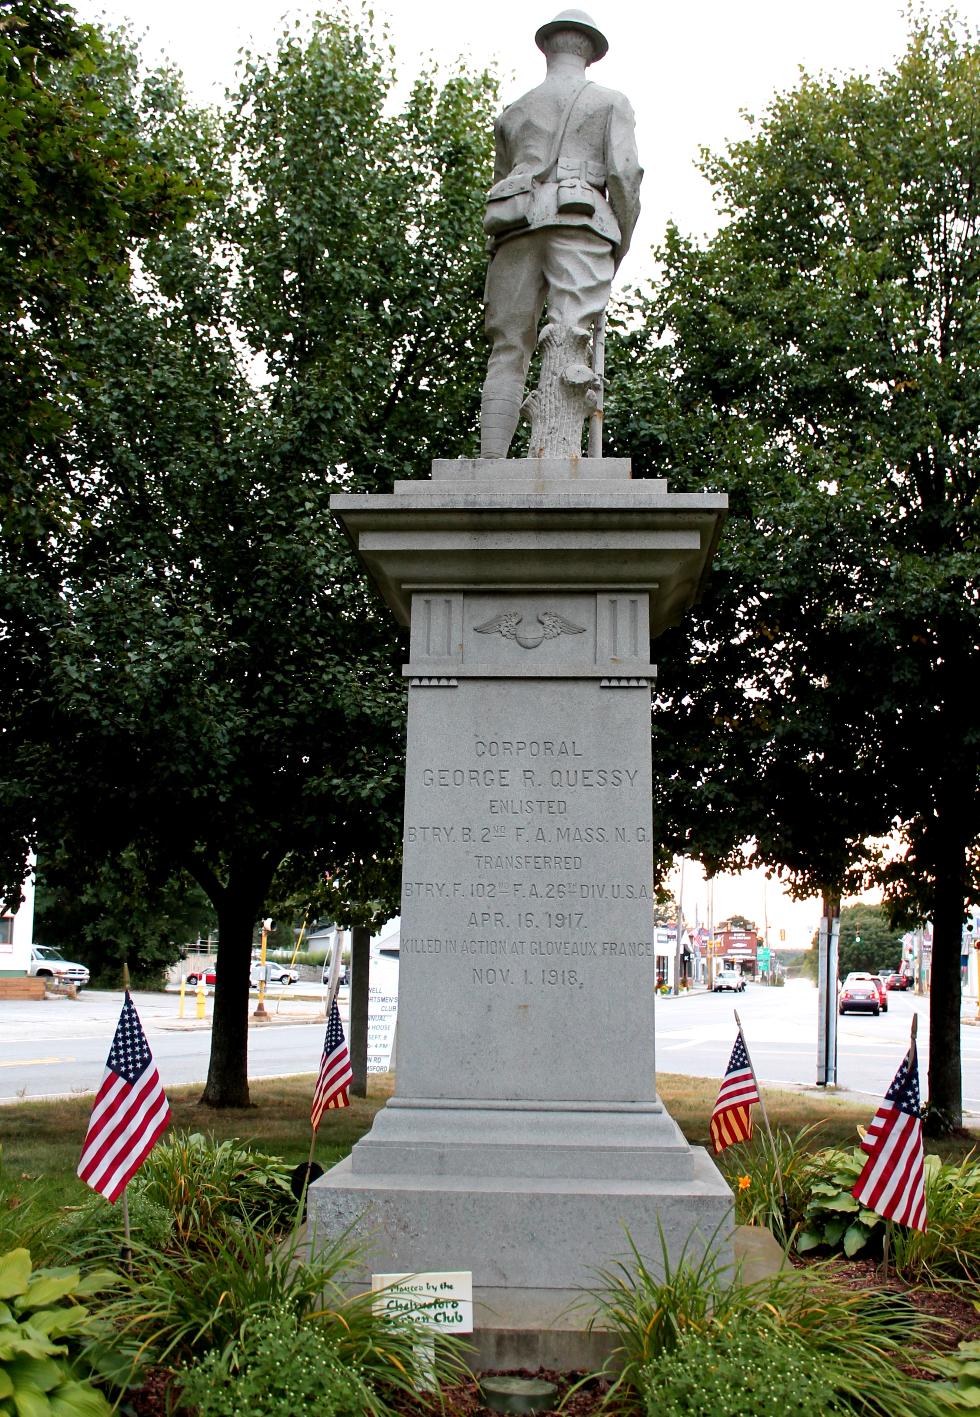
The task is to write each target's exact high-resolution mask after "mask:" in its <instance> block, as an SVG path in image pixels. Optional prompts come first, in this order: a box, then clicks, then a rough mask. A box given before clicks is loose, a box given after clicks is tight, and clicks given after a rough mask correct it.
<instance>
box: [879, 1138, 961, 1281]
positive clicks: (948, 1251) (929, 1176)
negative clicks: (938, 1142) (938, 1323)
mask: <svg viewBox="0 0 980 1417" xmlns="http://www.w3.org/2000/svg"><path fill="white" fill-rule="evenodd" d="M926 1213H927V1216H928V1229H927V1230H926V1231H925V1232H924V1233H923V1232H922V1231H921V1230H909V1229H907V1228H906V1227H904V1226H901V1225H896V1226H894V1227H893V1230H892V1255H893V1256H894V1260H895V1268H896V1270H897V1271H898V1273H899V1274H900V1275H901V1276H902V1277H903V1279H906V1280H908V1281H910V1282H914V1283H926V1284H931V1285H935V1286H943V1285H948V1284H959V1283H960V1282H962V1281H963V1280H966V1281H969V1282H971V1283H973V1284H976V1283H977V1282H980V1163H978V1162H976V1161H975V1160H974V1159H973V1154H972V1153H971V1154H970V1156H968V1157H966V1159H965V1160H964V1161H962V1162H961V1163H960V1164H959V1165H958V1166H951V1165H948V1164H947V1163H945V1162H944V1163H942V1164H940V1163H939V1161H938V1160H937V1158H936V1157H934V1156H927V1157H926Z"/></svg>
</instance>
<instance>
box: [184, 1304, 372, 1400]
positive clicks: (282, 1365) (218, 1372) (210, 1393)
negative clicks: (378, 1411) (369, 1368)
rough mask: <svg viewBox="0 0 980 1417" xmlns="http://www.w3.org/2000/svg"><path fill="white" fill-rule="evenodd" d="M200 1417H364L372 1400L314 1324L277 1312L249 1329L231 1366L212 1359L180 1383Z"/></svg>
mask: <svg viewBox="0 0 980 1417" xmlns="http://www.w3.org/2000/svg"><path fill="white" fill-rule="evenodd" d="M180 1389H181V1398H182V1400H183V1402H184V1403H186V1404H188V1405H189V1406H190V1407H192V1408H194V1409H196V1411H197V1414H198V1417H241V1414H242V1413H248V1414H249V1417H297V1414H298V1413H301V1412H305V1411H309V1412H315V1413H316V1414H317V1417H364V1414H365V1413H367V1412H370V1411H371V1409H372V1406H373V1405H374V1399H373V1394H372V1393H371V1391H370V1389H369V1388H368V1387H367V1385H366V1384H365V1382H364V1379H363V1378H362V1376H361V1374H360V1373H359V1372H358V1371H357V1369H356V1368H353V1367H351V1366H350V1365H349V1363H347V1362H345V1361H344V1360H343V1359H342V1358H341V1356H340V1354H339V1353H338V1352H337V1350H336V1348H334V1347H333V1345H332V1344H331V1343H330V1342H329V1341H328V1340H327V1339H325V1338H324V1337H323V1335H322V1334H321V1333H320V1332H318V1330H317V1329H316V1328H315V1327H314V1326H313V1325H312V1324H300V1323H299V1322H298V1321H297V1318H296V1315H295V1314H294V1313H293V1312H292V1311H291V1310H290V1309H288V1308H283V1307H273V1308H270V1309H268V1310H266V1311H264V1312H263V1313H262V1314H260V1315H257V1316H256V1317H255V1319H254V1320H252V1321H251V1322H249V1323H248V1324H247V1326H246V1327H245V1330H244V1332H243V1334H242V1338H241V1342H240V1343H239V1344H238V1345H237V1347H236V1350H235V1355H234V1358H231V1357H229V1354H228V1353H227V1352H220V1353H219V1352H212V1353H210V1354H208V1356H207V1357H206V1358H204V1359H203V1360H202V1361H201V1362H200V1363H198V1364H196V1365H195V1366H194V1367H192V1368H190V1369H189V1370H188V1371H187V1373H186V1374H185V1375H184V1376H183V1377H182V1378H181V1380H180Z"/></svg>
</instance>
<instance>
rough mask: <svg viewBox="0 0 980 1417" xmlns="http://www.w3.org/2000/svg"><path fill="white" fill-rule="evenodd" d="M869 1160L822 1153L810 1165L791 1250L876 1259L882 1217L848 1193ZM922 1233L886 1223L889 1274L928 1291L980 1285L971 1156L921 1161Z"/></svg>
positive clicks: (977, 1189)
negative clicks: (924, 1225) (822, 1250)
mask: <svg viewBox="0 0 980 1417" xmlns="http://www.w3.org/2000/svg"><path fill="white" fill-rule="evenodd" d="M866 1160H867V1157H866V1155H865V1153H864V1152H863V1151H861V1150H860V1149H858V1148H855V1149H854V1150H853V1151H850V1152H846V1151H833V1150H831V1151H822V1152H818V1153H817V1154H816V1155H815V1156H814V1157H813V1159H812V1165H811V1168H810V1177H811V1179H810V1199H809V1201H808V1203H807V1206H806V1212H805V1215H804V1220H803V1228H802V1230H801V1231H800V1233H799V1235H798V1236H797V1240H796V1247H797V1249H798V1251H799V1252H800V1253H801V1254H805V1253H806V1252H808V1251H811V1250H815V1249H817V1248H819V1247H824V1248H827V1249H830V1250H837V1249H841V1250H843V1252H844V1254H845V1255H847V1256H848V1257H851V1256H854V1255H858V1254H861V1253H869V1254H880V1253H881V1250H882V1245H883V1242H884V1236H885V1232H886V1224H887V1222H886V1221H885V1219H884V1218H883V1217H882V1216H880V1215H878V1214H877V1213H876V1212H875V1211H873V1210H869V1209H868V1208H867V1207H866V1206H862V1205H861V1204H860V1203H859V1202H858V1201H856V1200H855V1199H854V1197H853V1196H852V1195H851V1188H852V1186H853V1185H854V1183H855V1181H856V1180H857V1178H858V1176H859V1175H860V1173H861V1169H862V1167H863V1166H864V1163H865V1161H866ZM925 1188H926V1212H927V1215H928V1229H927V1230H926V1231H925V1232H924V1233H923V1232H921V1231H918V1230H910V1229H908V1228H906V1227H905V1226H902V1225H892V1227H891V1246H892V1256H893V1259H894V1264H895V1269H896V1271H897V1273H899V1274H900V1275H901V1276H902V1277H903V1278H904V1279H906V1280H908V1281H909V1282H925V1283H929V1284H933V1285H941V1284H948V1283H959V1282H960V1281H962V1280H969V1281H971V1282H974V1283H975V1282H976V1281H977V1280H978V1279H980V1164H978V1163H977V1162H976V1161H975V1160H974V1159H973V1155H972V1153H971V1154H970V1155H969V1156H967V1157H966V1158H965V1159H964V1160H963V1161H962V1162H960V1163H959V1164H958V1165H949V1164H946V1163H944V1162H942V1161H940V1159H939V1157H938V1156H927V1157H926V1158H925Z"/></svg>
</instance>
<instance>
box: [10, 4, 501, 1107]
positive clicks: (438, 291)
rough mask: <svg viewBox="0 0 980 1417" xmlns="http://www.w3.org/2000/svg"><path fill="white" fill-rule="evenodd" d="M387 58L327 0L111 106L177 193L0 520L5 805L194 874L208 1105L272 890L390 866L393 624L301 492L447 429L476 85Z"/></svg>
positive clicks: (90, 851)
mask: <svg viewBox="0 0 980 1417" xmlns="http://www.w3.org/2000/svg"><path fill="white" fill-rule="evenodd" d="M394 84H395V76H394V72H393V68H392V62H391V56H390V53H389V52H388V50H387V47H386V45H385V43H384V41H383V39H379V38H378V36H377V35H376V33H375V31H374V29H373V26H372V21H371V19H370V17H369V16H368V15H367V14H366V13H365V14H364V15H361V16H359V17H356V18H352V17H351V16H350V15H349V14H348V13H346V12H345V11H343V10H336V11H335V12H333V13H332V14H330V15H329V16H327V15H321V16H319V17H317V18H315V19H313V20H312V21H311V22H310V24H309V26H308V27H307V28H306V29H305V30H303V29H300V28H293V29H291V30H290V31H289V32H288V34H286V35H285V36H284V37H283V39H282V40H281V41H280V43H279V45H278V47H277V48H276V51H275V53H274V54H273V55H271V56H269V57H268V58H261V57H258V56H254V55H246V56H245V57H244V58H243V61H242V67H241V72H240V84H239V87H238V89H237V91H236V93H235V95H234V96H233V100H232V104H231V108H230V110H229V111H228V112H226V113H222V114H221V115H219V114H217V113H208V112H201V111H197V110H194V109H193V108H191V107H190V106H189V105H188V103H187V101H186V98H185V96H184V94H183V92H182V89H181V86H180V84H179V82H177V81H176V80H175V78H174V77H173V76H172V75H159V76H151V78H150V79H148V80H147V81H146V82H145V83H144V84H143V85H142V87H140V88H139V90H138V93H136V94H135V95H134V99H133V105H132V106H133V108H134V110H135V111H133V112H132V114H131V123H132V126H133V129H134V131H135V132H137V133H138V134H144V133H145V134H147V135H150V136H152V139H153V144H154V147H155V150H156V151H157V152H158V153H159V154H160V160H161V161H162V162H164V163H165V164H166V166H167V167H169V168H171V169H172V170H173V171H175V172H178V173H183V174H185V175H186V177H187V180H188V181H189V180H191V179H193V180H194V181H195V182H196V184H197V191H198V194H199V195H198V201H197V202H196V204H195V208H194V211H193V214H192V219H191V220H189V221H188V222H187V223H186V225H185V226H184V227H183V228H182V229H181V230H179V231H174V230H172V229H168V230H165V231H160V232H159V233H149V234H147V235H146V236H145V238H143V239H140V240H138V241H135V242H134V243H133V254H134V256H136V257H138V258H139V263H140V271H141V278H140V280H139V281H138V282H136V281H129V280H120V281H119V282H117V283H116V284H115V285H114V286H113V288H112V289H111V291H109V292H108V293H107V294H106V296H105V298H103V299H101V300H100V301H99V303H98V306H97V307H95V308H92V309H91V310H88V309H86V311H85V312H84V320H83V321H82V322H81V323H82V327H81V328H80V330H79V332H78V341H79V343H80V345H81V347H83V348H84V349H85V350H86V351H87V352H88V356H89V360H90V364H91V377H90V378H88V379H87V380H86V381H84V382H83V383H82V384H81V386H80V387H79V388H78V390H77V396H76V398H75V400H74V402H73V405H72V421H71V426H70V433H69V434H66V435H65V436H66V439H68V440H70V451H71V457H70V459H69V460H67V463H66V466H65V467H64V468H63V469H62V473H61V476H62V483H63V484H64V486H65V488H66V489H67V490H66V492H65V493H64V494H63V496H67V497H68V498H69V499H70V503H71V507H72V515H71V516H70V517H66V518H65V519H64V521H65V524H64V527H63V529H62V533H61V535H60V537H59V539H58V541H57V543H55V542H53V541H51V540H47V539H43V538H42V539H40V540H39V539H38V538H36V537H35V538H34V539H33V541H32V542H31V543H30V546H29V547H28V544H27V542H26V540H25V542H24V543H23V544H20V545H19V546H18V548H17V549H16V551H12V552H11V556H12V558H13V560H12V565H13V570H14V571H15V572H16V574H17V575H18V576H20V577H21V578H22V579H23V578H26V577H28V568H27V560H28V558H30V557H33V558H34V559H35V560H36V559H37V558H38V557H39V556H40V558H41V561H42V563H43V564H42V570H43V572H44V575H43V577H41V578H40V579H38V577H37V576H35V577H34V579H33V580H31V581H30V584H31V587H32V595H33V604H32V610H31V614H30V617H29V618H30V625H25V627H24V633H23V636H22V637H18V636H16V635H15V636H12V637H11V639H10V641H9V643H8V642H0V644H5V645H6V651H7V654H8V656H9V657H10V659H11V664H10V674H9V676H8V678H6V679H5V698H4V712H5V713H6V714H7V715H8V716H9V721H10V722H11V723H12V725H13V728H12V731H11V732H8V733H7V734H5V735H0V743H2V744H3V746H4V749H5V750H8V749H9V751H10V753H11V754H12V755H13V758H14V761H13V762H12V763H11V766H10V772H9V774H5V776H9V780H10V781H11V782H12V783H14V784H15V787H16V794H17V799H18V800H17V803H16V804H13V805H15V806H16V807H17V812H16V813H14V814H13V815H12V818H11V820H13V821H14V822H15V823H16V822H18V821H20V822H23V821H26V820H28V819H29V820H30V823H31V824H32V825H31V827H30V830H31V831H33V829H34V828H33V822H34V818H35V816H36V815H37V814H38V812H39V811H41V812H42V815H43V818H44V820H42V822H41V825H40V828H39V830H40V831H41V833H42V837H46V838H47V839H50V840H53V841H57V842H59V843H60V844H63V851H64V854H65V856H66V858H68V859H69V860H70V861H71V863H72V871H73V878H74V879H75V880H80V879H82V878H83V877H84V876H85V875H86V874H87V873H92V872H94V871H95V868H96V865H97V863H101V862H103V861H105V860H107V859H113V860H114V859H117V858H118V856H119V854H120V853H121V852H123V851H125V850H126V849H127V848H129V847H135V848H136V849H137V850H138V853H139V860H140V862H141V863H142V862H147V863H152V865H153V867H154V869H155V872H156V875H157V877H158V878H159V879H160V880H166V879H168V878H169V877H171V876H172V875H174V874H175V873H176V872H177V871H181V870H182V871H186V872H187V873H188V874H189V875H190V876H191V877H192V878H193V879H194V880H195V881H196V882H197V883H198V884H199V886H200V888H201V889H202V890H203V891H204V893H205V894H206V895H207V897H208V899H209V901H210V902H211V904H212V905H213V907H214V909H215V911H216V913H217V916H218V933H219V938H220V945H219V958H218V967H219V983H218V987H217V991H216V997H215V1013H214V1027H213V1032H212V1059H211V1069H210V1074H209V1081H208V1085H207V1088H206V1092H205V1100H206V1101H207V1102H209V1103H212V1104H214V1105H245V1104H246V1103H247V1102H248V1085H247V1077H246V1066H245V1060H246V1027H245V1024H246V1017H247V1007H248V1005H247V979H246V970H245V967H244V966H245V964H246V961H247V958H248V954H249V952H250V949H251V944H252V931H253V926H254V922H255V921H256V919H258V918H259V917H261V916H263V915H265V914H267V913H274V912H269V911H268V905H269V903H270V902H271V901H281V900H283V899H285V898H299V897H301V896H302V897H305V898H309V899H312V898H313V897H314V896H316V894H317V893H318V891H319V892H321V893H322V892H324V891H326V890H327V888H326V887H325V886H324V885H323V882H324V878H325V876H326V875H328V874H329V876H330V878H331V886H330V888H329V889H330V891H332V892H335V893H337V892H339V893H340V894H341V895H342V896H343V899H342V900H340V901H337V900H331V903H330V904H331V909H330V913H331V915H332V916H333V918H346V916H347V915H351V916H353V915H354V914H356V915H358V919H359V923H360V922H361V917H362V916H363V917H364V920H365V921H366V920H368V919H370V920H373V919H375V918H376V917H378V916H385V915H390V914H391V913H392V910H393V908H394V905H395V903H396V902H397V897H398V887H399V874H400V873H399V853H400V838H401V797H402V744H403V737H404V687H403V685H402V684H401V682H400V678H399V676H398V674H397V672H394V673H393V672H392V671H393V669H395V668H396V666H397V665H399V664H400V662H401V658H402V655H401V653H400V651H399V646H398V632H397V630H396V628H395V626H394V624H393V623H392V621H391V620H390V618H389V617H388V616H387V615H386V614H383V613H382V612H381V610H380V607H379V605H378V603H377V600H376V598H375V597H374V595H373V593H372V592H371V591H370V590H369V588H368V586H367V584H366V582H365V580H364V578H363V577H362V574H361V572H360V570H359V568H358V566H357V564H356V563H355V561H354V558H353V555H352V552H351V550H350V547H349V545H348V543H347V540H346V538H345V536H344V535H343V533H342V532H341V530H340V528H339V526H338V525H337V523H336V522H335V520H334V518H333V516H332V514H331V512H330V498H331V495H332V494H334V493H338V492H350V491H373V490H385V489H387V488H388V487H389V486H390V484H391V482H392V480H393V479H394V478H396V477H404V476H413V475H419V474H421V473H422V472H424V471H425V470H426V468H427V464H428V461H429V459H430V458H431V457H433V456H435V455H441V454H453V453H462V452H465V451H466V450H467V449H468V448H470V446H471V443H472V439H473V436H474V430H475V424H476V408H477V400H478V387H477V386H478V382H479V372H480V367H481V364H482V360H483V340H482V335H481V331H480V303H479V295H480V289H481V283H482V279H483V271H484V266H485V253H484V251H483V242H482V237H481V225H480V204H481V194H482V193H483V192H484V191H485V189H486V185H487V180H488V171H489V166H490V148H491V142H492V121H491V119H492V109H493V107H494V106H495V101H496V100H495V87H494V82H493V80H492V79H491V78H490V77H489V76H488V75H486V74H481V73H470V72H469V71H467V70H465V69H462V68H459V69H457V70H455V71H454V72H453V73H451V74H449V75H448V76H446V77H445V78H439V77H438V76H437V75H435V74H434V73H423V74H421V75H420V76H419V77H418V78H417V79H416V80H415V82H414V84H413V85H412V87H411V89H410V90H409V92H408V95H407V97H406V98H405V99H404V101H403V102H402V104H401V106H399V104H398V103H397V102H396V99H395V90H394ZM137 99H138V102H137ZM21 618H22V619H24V618H25V617H24V616H23V615H22V617H21ZM18 623H19V622H18ZM31 626H34V627H37V626H43V627H44V632H43V635H42V634H40V633H39V632H38V630H37V629H36V628H34V629H31ZM8 685H9V690H8V688H7V686H8ZM39 803H40V804H43V805H42V807H41V808H39V807H38V804H39ZM7 805H8V804H7V803H6V802H5V809H6V807H7ZM18 814H19V815H18ZM22 846H23V842H22V841H21V847H22ZM59 849H62V848H61V847H60V848H59ZM21 855H22V851H21ZM342 911H344V912H346V915H343V914H341V912H342Z"/></svg>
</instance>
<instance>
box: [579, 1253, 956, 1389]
mask: <svg viewBox="0 0 980 1417" xmlns="http://www.w3.org/2000/svg"><path fill="white" fill-rule="evenodd" d="M660 1249H661V1255H660V1259H659V1268H660V1270H661V1273H660V1274H658V1273H657V1272H656V1271H655V1270H654V1269H652V1268H651V1267H650V1266H649V1265H648V1264H647V1262H646V1261H645V1260H644V1259H643V1257H642V1256H641V1255H639V1254H638V1253H637V1252H636V1250H635V1249H634V1256H633V1264H632V1265H619V1266H617V1267H616V1268H615V1269H613V1270H611V1271H606V1272H604V1273H603V1274H602V1275H601V1276H600V1281H601V1282H600V1287H598V1288H597V1289H596V1290H594V1291H593V1292H592V1297H593V1300H594V1303H595V1305H596V1310H597V1315H596V1323H597V1324H598V1325H599V1326H601V1327H602V1328H604V1329H607V1330H610V1331H611V1332H612V1335H613V1340H614V1346H613V1351H612V1353H611V1355H610V1358H609V1361H608V1363H607V1367H606V1371H604V1372H603V1373H602V1374H595V1375H593V1376H596V1377H598V1376H602V1377H609V1376H611V1374H612V1372H614V1371H615V1370H616V1369H619V1373H618V1375H617V1376H616V1378H615V1379H614V1381H613V1385H612V1387H611V1389H610V1394H609V1396H610V1399H611V1400H612V1401H614V1402H616V1401H621V1400H622V1399H623V1398H624V1397H625V1396H626V1395H627V1394H628V1393H629V1392H630V1390H632V1391H633V1392H638V1393H640V1392H642V1391H643V1390H644V1388H645V1386H648V1385H649V1383H650V1376H649V1374H650V1370H651V1369H653V1368H656V1367H657V1366H658V1365H659V1364H661V1363H663V1362H664V1361H666V1360H667V1359H671V1358H672V1355H674V1354H677V1355H678V1360H677V1361H678V1363H681V1362H683V1355H684V1353H686V1351H687V1349H688V1348H689V1346H690V1345H691V1344H692V1343H695V1342H699V1343H700V1342H702V1341H703V1342H704V1343H705V1344H708V1345H709V1346H710V1345H714V1344H718V1345H720V1346H721V1347H724V1346H725V1345H728V1344H730V1343H731V1341H732V1339H733V1338H734V1337H735V1336H736V1335H738V1336H739V1337H743V1338H745V1337H748V1336H751V1335H757V1336H758V1337H759V1338H760V1340H761V1341H762V1342H763V1343H766V1344H770V1345H772V1346H774V1347H781V1346H784V1345H785V1346H788V1347H791V1348H793V1349H794V1350H795V1351H797V1352H799V1353H801V1354H802V1355H804V1357H805V1360H806V1362H807V1364H808V1365H809V1367H810V1368H811V1369H812V1371H814V1372H815V1373H820V1374H823V1376H824V1377H825V1379H826V1381H827V1383H828V1385H829V1386H830V1387H831V1389H832V1392H833V1395H834V1400H835V1401H836V1402H837V1403H838V1404H839V1406H840V1410H842V1411H846V1412H857V1413H863V1414H867V1417H935V1414H938V1413H941V1412H942V1411H943V1410H944V1408H943V1406H942V1403H941V1401H940V1399H939V1398H937V1397H936V1396H935V1395H934V1393H933V1392H931V1390H930V1389H931V1387H932V1385H930V1384H929V1383H922V1382H913V1381H911V1380H910V1379H909V1378H908V1377H907V1376H906V1374H905V1373H904V1372H903V1371H902V1367H903V1365H904V1364H907V1363H908V1362H910V1361H911V1360H910V1355H911V1354H915V1353H916V1352H917V1351H918V1352H919V1353H920V1354H921V1353H922V1352H923V1350H924V1349H925V1348H926V1347H927V1345H928V1343H929V1341H930V1338H931V1321H930V1320H929V1319H928V1318H924V1317H922V1316H920V1315H919V1314H918V1312H917V1311H916V1309H915V1308H914V1306H913V1305H912V1304H911V1303H910V1302H909V1301H908V1300H907V1299H905V1298H904V1297H903V1296H902V1295H900V1294H895V1293H893V1292H891V1291H886V1290H878V1289H867V1290H864V1291H862V1292H855V1291H854V1290H851V1289H845V1288H842V1287H841V1286H840V1285H838V1284H836V1283H835V1282H834V1278H833V1265H832V1264H823V1265H814V1266H812V1267H810V1268H809V1269H808V1270H807V1271H805V1272H800V1271H796V1270H792V1269H786V1270H782V1271H780V1273H779V1274H777V1275H773V1276H771V1277H769V1278H767V1279H764V1280H760V1281H758V1282H757V1283H754V1284H738V1283H732V1282H731V1281H732V1279H733V1272H732V1269H731V1267H730V1266H725V1265H724V1264H722V1263H720V1262H719V1261H718V1260H717V1259H716V1258H715V1257H713V1256H712V1254H711V1251H710V1246H709V1249H708V1253H707V1254H706V1255H705V1256H704V1257H702V1258H699V1259H698V1260H697V1261H696V1262H693V1261H692V1260H689V1259H688V1258H687V1257H686V1254H685V1253H682V1255H681V1257H680V1258H679V1259H678V1260H677V1261H676V1262H671V1260H670V1257H669V1255H668V1253H667V1249H666V1242H665V1240H664V1237H663V1235H662V1234H661V1237H660ZM686 1250H687V1246H685V1251H686ZM869 1375H873V1378H874V1381H873V1382H869ZM651 1410H652V1409H651ZM695 1410H697V1409H695ZM723 1410H724V1409H722V1411H723ZM804 1410H805V1409H804Z"/></svg>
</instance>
